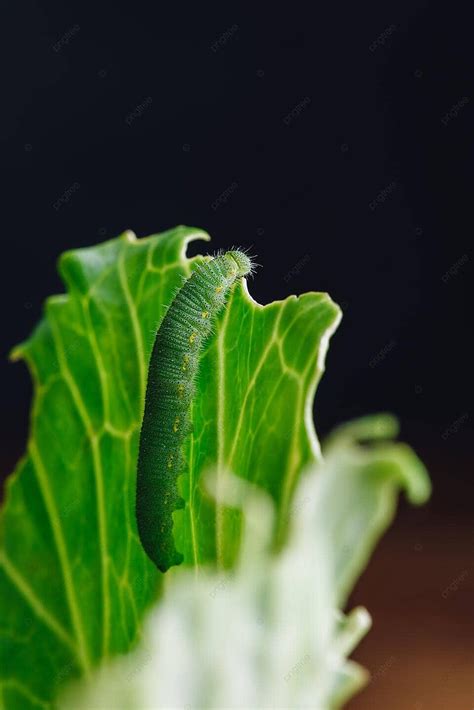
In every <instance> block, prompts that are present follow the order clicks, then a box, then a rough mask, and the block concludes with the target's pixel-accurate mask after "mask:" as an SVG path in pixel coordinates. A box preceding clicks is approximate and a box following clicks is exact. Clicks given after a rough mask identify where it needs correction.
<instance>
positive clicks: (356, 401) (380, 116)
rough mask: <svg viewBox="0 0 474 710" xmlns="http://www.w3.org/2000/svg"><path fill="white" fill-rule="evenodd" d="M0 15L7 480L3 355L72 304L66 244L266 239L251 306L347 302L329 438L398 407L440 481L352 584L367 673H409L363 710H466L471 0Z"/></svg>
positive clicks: (79, 7) (24, 404) (12, 7)
mask: <svg viewBox="0 0 474 710" xmlns="http://www.w3.org/2000/svg"><path fill="white" fill-rule="evenodd" d="M2 14H3V17H2V41H1V43H0V48H1V52H2V55H3V56H2V60H1V67H2V99H3V101H2V105H3V108H2V111H1V112H0V126H1V128H0V136H1V147H2V175H3V178H4V183H5V184H4V187H3V189H2V215H1V217H2V223H1V225H2V257H3V258H2V267H3V268H2V278H1V279H0V283H1V288H2V294H1V302H2V304H3V305H4V306H5V320H4V324H3V328H2V333H3V336H4V345H5V347H4V350H3V353H4V357H3V358H2V367H1V377H2V379H1V392H2V411H3V415H4V422H3V423H2V433H3V435H4V436H5V439H6V444H5V445H4V446H3V449H2V460H1V464H2V472H3V474H7V473H8V472H9V471H10V470H11V469H12V467H13V465H14V463H15V461H16V460H17V458H18V456H19V455H20V454H21V452H22V450H23V448H24V444H25V440H26V432H27V420H28V409H29V402H30V395H31V389H30V383H29V377H28V374H27V372H26V368H25V367H24V366H23V365H21V364H19V365H9V364H8V363H7V362H6V354H7V352H8V350H9V349H10V348H11V347H12V346H13V345H14V344H16V343H17V342H19V341H20V340H22V339H24V338H25V337H27V336H28V334H29V333H30V331H31V329H32V328H33V326H34V324H35V323H36V322H37V321H38V319H39V318H40V315H41V308H42V303H43V301H44V299H45V298H46V297H47V296H48V295H49V294H51V293H54V292H59V291H61V290H62V285H61V283H60V281H59V278H58V276H57V274H56V267H55V262H56V259H57V257H58V255H59V254H60V253H61V252H62V251H63V250H65V249H70V248H75V247H80V246H85V245H91V244H94V243H98V242H100V241H102V240H103V239H106V238H112V237H114V236H116V235H117V234H119V233H120V232H121V231H123V230H125V229H127V228H129V229H132V230H134V231H135V232H136V234H137V235H138V236H139V237H141V236H146V235H148V234H151V233H153V232H159V231H162V230H165V229H167V228H169V227H172V226H174V225H176V224H180V223H184V224H188V225H193V226H198V227H202V228H204V229H206V230H208V231H209V232H210V234H211V235H212V237H213V243H212V248H215V249H217V248H220V247H225V246H230V245H233V244H237V245H242V246H251V247H252V252H253V253H256V254H257V255H258V261H259V263H260V264H262V265H263V268H261V269H259V271H258V274H257V275H256V277H255V279H254V281H253V282H252V283H251V285H250V290H251V293H252V295H253V296H254V297H255V298H257V300H259V301H260V302H262V303H267V302H269V301H271V300H272V299H275V298H284V297H285V296H286V295H288V294H289V293H303V292H304V291H307V290H324V291H328V292H329V293H330V294H331V296H332V297H333V298H334V300H336V301H337V302H338V303H340V304H341V305H342V306H343V309H344V313H345V315H344V319H343V321H342V324H341V325H340V328H339V330H338V332H337V333H336V334H335V336H334V337H333V340H332V343H331V347H330V350H329V353H328V358H327V372H326V374H325V376H324V378H323V380H322V383H321V385H320V389H319V391H318V394H317V398H316V399H317V404H316V424H317V428H318V431H319V432H320V433H323V434H324V433H325V432H327V431H328V430H329V429H330V428H331V427H332V426H334V425H335V424H336V423H338V422H341V421H343V420H346V419H349V418H351V417H354V416H357V415H359V414H363V413H368V412H375V411H379V410H389V411H392V412H395V413H396V414H397V415H398V416H399V417H400V420H401V422H402V435H403V438H404V439H406V440H407V441H409V442H410V443H411V444H412V445H413V446H414V447H415V448H416V450H417V451H418V452H419V453H420V454H421V456H422V458H423V459H424V460H425V461H426V462H427V464H428V467H429V469H430V472H431V474H432V477H433V480H434V484H435V485H434V496H433V499H432V501H431V503H430V504H429V505H428V506H426V507H425V508H424V509H423V510H421V511H409V510H408V509H406V508H404V509H403V511H402V514H401V517H399V519H398V522H397V524H396V525H395V527H394V528H393V530H392V532H391V533H390V534H389V536H388V537H387V540H386V541H384V543H383V544H382V545H381V547H380V549H379V551H377V553H376V556H375V557H374V559H373V561H372V564H371V565H370V567H369V570H368V572H367V573H366V575H365V576H364V578H363V580H362V586H361V587H360V588H359V591H357V590H356V593H355V600H356V601H357V602H358V601H361V602H363V603H367V604H368V606H369V608H371V610H372V611H373V612H374V619H375V625H374V630H373V632H372V633H371V635H369V640H368V641H367V642H366V644H367V645H365V643H364V644H363V645H362V646H361V650H360V653H361V658H362V660H363V661H364V662H365V663H366V665H367V666H369V667H370V668H371V670H372V671H373V672H374V671H377V668H378V667H381V668H385V666H386V662H387V658H389V659H390V658H391V657H392V656H393V655H394V656H395V658H396V659H397V661H396V663H395V664H394V665H393V668H392V667H391V670H390V672H387V673H386V676H384V678H383V679H382V678H381V676H380V674H379V675H378V679H377V673H376V676H375V677H376V679H377V681H376V684H375V685H374V686H373V689H372V691H371V692H372V695H370V694H367V695H362V696H361V699H360V704H359V705H357V707H361V708H365V707H387V708H389V707H390V708H392V707H393V708H400V707H413V708H415V707H416V708H421V707H423V708H424V707H430V708H435V707H436V708H437V707H442V708H446V707H450V708H453V709H454V708H456V710H457V708H458V707H459V708H461V707H463V708H464V707H466V702H467V700H466V697H467V695H462V693H467V692H468V690H469V689H468V683H469V681H468V679H469V677H471V678H472V673H471V675H470V676H469V673H468V671H467V667H466V665H465V664H466V658H467V657H468V656H469V654H468V655H467V656H466V653H465V652H464V651H465V649H464V648H461V642H460V638H461V637H462V638H463V639H464V641H463V642H462V643H464V644H466V645H467V644H469V643H471V650H472V635H471V636H469V634H470V633H471V632H469V631H468V624H467V619H468V618H472V589H471V591H469V585H465V587H464V588H463V590H461V591H460V592H459V594H458V595H457V596H453V597H452V598H450V600H449V602H445V601H444V599H443V598H442V597H441V595H440V590H442V589H444V588H445V587H446V586H447V585H448V584H449V583H450V582H451V581H452V580H453V579H456V578H457V577H458V576H459V574H460V571H462V570H464V569H470V570H471V571H470V575H471V576H470V577H469V579H470V580H471V581H472V578H473V576H474V574H472V571H473V570H472V549H473V544H472V541H473V535H472V532H473V531H472V515H471V516H470V517H469V514H468V512H469V510H472V501H473V498H474V496H473V490H472V461H473V456H472V446H471V441H472V409H471V404H472V367H473V362H474V358H473V354H474V352H473V351H474V348H473V338H472V304H473V299H472V289H471V288H470V286H471V283H472V262H473V253H472V240H473V234H474V210H473V197H474V191H473V178H474V130H473V125H474V120H473V119H474V43H473V41H472V22H471V16H470V8H469V4H468V3H460V2H450V3H440V4H436V3H433V2H420V1H419V0H413V1H408V0H403V1H398V2H393V1H391V2H382V3H380V2H374V3H362V4H361V3H351V2H348V1H346V2H344V3H331V4H330V3H324V4H316V3H314V4H312V7H311V11H310V9H307V10H306V12H302V11H301V10H300V9H298V7H297V6H296V5H295V4H294V3H291V4H285V6H284V7H283V8H282V9H281V10H278V8H277V7H275V5H274V4H272V5H271V6H269V7H263V6H262V7H260V6H258V7H257V8H256V7H252V8H247V9H244V8H243V7H237V8H229V7H227V6H226V9H225V11H224V12H223V11H222V9H221V8H220V7H218V8H217V9H216V8H213V7H211V6H203V5H202V4H201V3H199V4H192V5H191V4H189V5H184V4H173V6H172V7H170V6H169V4H168V3H167V4H164V3H143V2H142V3H137V2H134V3H120V2H114V3H107V2H101V3H100V4H99V3H94V4H91V6H90V8H88V7H87V5H84V3H71V2H68V3H63V2H59V1H55V2H45V1H43V2H39V1H37V2H34V1H33V0H25V1H24V2H21V3H20V2H16V0H15V1H13V0H10V2H8V3H6V5H4V11H3V13H2ZM143 104H146V106H145V108H144V110H143V113H142V114H141V115H140V116H139V117H136V118H135V119H134V120H130V118H129V117H130V114H131V113H132V112H133V111H134V110H136V108H137V107H138V106H140V105H143ZM298 107H300V108H301V111H299V109H298ZM291 112H293V113H291ZM449 112H451V114H449ZM296 114H297V115H296ZM76 183H77V184H78V185H79V187H77V189H76V190H75V191H74V193H73V194H72V195H71V199H70V200H69V201H68V202H67V203H66V204H62V205H61V206H60V208H59V209H55V203H57V200H58V199H59V198H60V197H61V196H62V195H63V194H64V193H65V192H66V191H67V190H68V189H69V188H70V187H71V186H72V185H75V184H76ZM233 184H236V187H235V189H233V191H232V194H231V195H230V197H229V199H228V201H227V202H226V203H225V204H220V205H219V206H218V208H217V209H215V208H214V207H215V201H216V200H217V199H218V198H219V196H220V195H221V194H222V193H224V192H225V191H226V190H228V188H229V187H230V186H231V185H233ZM384 195H385V199H384V197H383V196H384ZM213 204H214V207H213ZM202 248H204V249H206V248H207V247H206V245H204V244H203V245H202ZM197 249H198V247H197V246H196V245H193V253H195V252H196V251H197ZM298 265H299V266H298ZM450 269H451V273H449V270H450ZM292 270H293V271H295V272H297V273H294V274H293V275H292V276H289V274H291V272H292ZM456 270H457V272H456V273H454V272H455V271H456ZM443 277H444V279H443ZM384 352H385V356H383V357H382V355H380V353H384ZM457 422H458V423H459V422H461V423H460V424H456V423H457ZM456 429H459V431H456ZM397 560H398V562H397ZM397 565H398V566H397ZM469 584H471V583H469ZM364 585H365V586H364ZM471 587H472V584H471ZM473 589H474V588H473ZM462 595H464V596H462ZM443 605H444V606H443ZM407 614H410V616H409V620H407ZM397 634H398V636H397ZM397 639H398V640H397ZM469 639H470V641H469ZM397 644H398V645H397ZM417 644H419V645H417ZM394 649H395V650H394ZM427 649H431V650H432V651H433V655H432V656H431V655H430V651H427ZM438 651H439V653H438ZM436 654H438V655H436ZM443 654H444V655H443ZM471 657H472V652H471ZM423 663H424V665H423ZM463 663H464V665H463ZM384 664H385V665H384ZM420 664H421V665H420ZM420 669H421V670H420ZM446 669H448V670H447V671H446ZM463 669H465V670H463ZM384 673H385V672H384ZM443 673H444V675H443ZM446 673H448V675H449V678H450V679H451V680H450V681H449V682H451V684H452V685H451V686H450V685H449V683H448V681H446V679H444V680H443V681H442V688H443V689H444V690H443V692H444V693H445V696H442V694H440V692H441V691H440V690H439V688H437V686H436V678H435V676H437V675H443V678H444V676H445V675H446ZM463 674H464V675H463ZM403 683H405V686H403ZM390 684H391V685H390ZM402 686H403V687H404V688H405V690H406V693H405V694H403V693H404V692H405V691H404V690H403V687H402ZM439 687H441V686H439ZM399 691H400V694H399ZM456 692H457V693H458V695H457V696H456V697H457V698H458V701H456V700H455V699H454V694H455V693H456ZM368 693H369V691H368ZM377 693H378V694H379V696H378V699H377ZM430 693H431V695H430ZM459 693H461V695H462V697H461V695H459ZM446 694H447V695H446ZM402 696H403V698H404V699H403V700H401V697H402ZM370 697H372V703H375V704H372V705H370V702H369V704H367V701H366V700H365V698H369V699H370ZM437 701H438V702H439V703H440V704H439V705H436V702H437ZM356 702H358V701H356ZM390 702H392V704H390ZM457 703H458V704H457Z"/></svg>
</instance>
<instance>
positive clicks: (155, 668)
mask: <svg viewBox="0 0 474 710" xmlns="http://www.w3.org/2000/svg"><path fill="white" fill-rule="evenodd" d="M395 428H396V422H395V421H394V420H393V419H389V418H387V417H372V418H370V419H367V420H360V421H358V422H354V423H352V424H351V425H350V426H347V427H344V428H343V429H341V430H340V431H339V432H338V433H336V434H335V436H334V437H333V440H332V444H331V446H330V447H329V449H328V453H327V458H326V459H325V463H324V464H322V465H321V466H320V467H318V469H316V470H315V469H313V470H312V471H311V472H310V473H308V474H307V475H305V476H304V477H303V478H302V479H300V482H299V484H298V488H297V493H296V496H295V500H294V503H293V505H292V508H291V512H290V519H291V530H290V535H289V539H288V541H287V544H286V546H285V547H284V548H283V550H281V551H280V552H279V554H274V553H270V552H269V550H268V543H269V540H270V538H271V530H272V523H273V520H272V515H271V512H272V511H271V507H270V506H269V505H268V500H267V499H263V500H262V494H261V493H258V492H256V490H250V491H249V490H247V488H248V485H247V484H239V485H237V486H236V484H237V481H235V480H234V481H230V482H229V483H227V484H226V481H224V482H223V485H221V487H220V490H221V493H222V494H223V500H222V504H223V505H225V504H226V503H231V504H234V505H235V504H237V503H238V502H239V500H240V504H241V506H242V509H243V512H244V519H245V534H244V536H243V540H244V544H243V547H242V550H241V556H240V560H239V564H238V565H237V567H236V569H235V570H233V571H231V572H224V573H220V574H216V573H215V572H208V573H204V572H202V571H201V573H200V574H199V576H197V577H196V576H195V575H193V574H191V573H190V572H188V571H186V570H182V569H177V570H175V571H173V572H172V573H171V575H170V578H171V583H170V584H169V585H167V589H166V593H165V595H164V597H163V598H162V600H161V601H160V603H159V604H158V605H157V607H156V608H155V610H154V612H153V614H152V615H151V616H150V618H149V620H148V622H147V624H146V629H145V634H144V639H143V642H142V643H141V644H140V648H139V649H138V650H137V651H136V652H135V653H133V654H131V655H130V656H129V657H128V658H127V659H126V660H122V661H118V662H115V663H114V664H112V665H111V666H109V667H108V668H105V669H104V670H103V671H102V672H101V673H100V674H98V675H96V676H95V678H94V680H93V682H91V683H89V684H86V683H82V685H79V686H78V685H76V686H73V687H71V688H70V689H69V690H68V691H67V692H66V694H65V695H64V697H63V699H62V702H61V704H60V706H61V708H63V710H70V708H75V709H77V710H91V709H92V708H114V709H115V710H131V709H133V710H145V709H148V708H156V709H158V708H206V709H212V708H214V709H219V710H220V709H221V708H236V709H237V708H241V709H245V710H260V709H263V708H293V709H295V710H296V709H297V708H312V709H313V710H334V709H336V708H339V707H341V706H342V705H343V704H344V703H345V702H346V700H347V699H348V698H349V697H351V696H352V695H353V694H354V693H355V692H356V691H357V690H359V689H360V688H361V687H362V686H363V685H364V683H365V682H366V680H367V678H368V674H367V672H366V671H364V669H362V668H361V667H360V666H359V665H357V664H356V663H354V662H353V661H350V660H347V657H348V655H349V654H350V653H351V652H352V650H353V649H354V647H355V646H356V645H357V643H358V642H359V640H360V638H361V637H362V636H363V635H364V634H365V633H366V631H367V629H368V628H369V626H370V617H369V615H368V613H367V611H366V610H365V609H362V608H357V609H354V610H353V611H351V612H350V613H349V614H348V615H347V616H346V615H344V614H343V613H342V612H341V604H343V603H344V600H345V597H346V596H347V593H348V592H349V591H350V590H351V588H352V586H353V584H354V582H355V581H356V578H357V577H358V576H359V574H360V572H361V571H362V569H363V567H364V566H365V564H366V562H367V560H368V558H369V556H370V554H371V552H372V550H373V548H374V546H375V544H376V543H377V541H378V539H379V538H380V536H381V535H382V534H383V532H384V531H385V529H386V528H387V526H388V525H389V524H390V522H391V519H392V516H393V512H394V510H395V506H396V503H397V499H398V494H399V492H401V491H405V492H406V494H407V496H408V497H409V498H410V499H411V500H412V502H415V503H422V502H424V500H426V498H427V496H428V495H429V492H430V483H429V479H428V476H427V474H426V471H425V469H424V467H423V465H422V464H421V462H420V461H419V459H418V458H417V457H416V456H415V454H414V453H413V452H412V451H411V450H410V449H409V448H408V447H406V446H405V445H403V444H396V443H393V442H391V441H385V442H383V441H382V442H379V443H378V444H374V442H373V440H374V439H377V438H379V439H380V437H381V436H383V437H385V436H390V433H389V432H390V429H391V430H392V431H393V430H394V429H395ZM382 430H383V431H384V434H382V433H381V432H382ZM360 435H362V438H363V439H364V440H365V441H366V442H369V443H370V445H369V446H368V447H367V446H365V447H362V446H361V445H360V444H359V442H358V437H359V436H360ZM232 484H233V485H232ZM242 486H243V488H242ZM214 488H216V485H215V484H214ZM414 491H415V492H416V494H415V495H413V492H414Z"/></svg>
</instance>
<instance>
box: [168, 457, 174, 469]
mask: <svg viewBox="0 0 474 710" xmlns="http://www.w3.org/2000/svg"><path fill="white" fill-rule="evenodd" d="M168 468H173V456H170V457H169V459H168Z"/></svg>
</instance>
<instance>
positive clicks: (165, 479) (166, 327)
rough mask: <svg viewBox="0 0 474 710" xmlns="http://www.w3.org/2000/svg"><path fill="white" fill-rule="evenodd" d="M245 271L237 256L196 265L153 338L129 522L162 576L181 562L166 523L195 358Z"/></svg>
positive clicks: (176, 501)
mask: <svg viewBox="0 0 474 710" xmlns="http://www.w3.org/2000/svg"><path fill="white" fill-rule="evenodd" d="M252 271H253V264H252V261H251V259H250V257H249V256H247V254H245V253H244V252H243V251H241V250H240V249H232V250H230V251H227V252H224V253H221V254H218V255H217V256H215V257H214V258H212V259H210V260H208V261H206V262H204V263H203V264H201V265H200V266H198V267H197V268H196V270H195V271H194V272H193V273H192V275H191V276H190V277H189V278H188V279H186V281H185V282H184V284H183V286H182V287H181V288H180V289H179V291H178V292H177V294H176V296H175V298H174V300H173V302H172V303H171V305H170V306H169V308H168V310H167V312H166V314H165V316H164V318H163V320H162V322H161V325H160V327H159V328H158V331H157V333H156V337H155V342H154V345H153V349H152V353H151V357H150V363H149V367H148V380H147V387H146V396H145V411H144V414H143V421H142V428H141V433H140V446H139V453H138V468H137V495H136V515H137V524H138V532H139V535H140V540H141V542H142V545H143V547H144V549H145V551H146V553H147V554H148V556H149V557H150V558H151V559H152V560H153V562H154V563H155V564H156V566H157V567H158V568H159V569H160V570H161V571H162V572H165V571H166V570H167V569H169V567H171V566H172V565H176V564H180V562H182V561H183V556H182V555H181V553H179V552H178V551H177V550H176V548H175V544H174V538H173V517H172V516H173V512H174V511H175V510H178V509H179V508H182V507H183V506H184V501H183V499H182V498H181V496H180V495H179V492H178V487H177V479H178V477H179V476H180V475H181V474H182V473H183V472H184V467H185V461H184V457H183V455H182V446H183V442H184V440H185V438H186V437H187V436H188V435H189V434H190V432H191V422H190V418H189V410H190V406H191V403H192V401H193V398H194V393H195V386H194V382H195V379H196V375H197V372H198V367H199V357H200V354H201V353H202V351H203V346H204V344H205V342H206V340H207V338H208V337H209V335H210V333H211V329H212V325H213V323H214V322H215V318H216V316H217V314H218V313H219V312H220V311H221V310H222V308H223V307H224V305H225V301H226V297H227V296H228V294H229V292H230V289H231V288H232V286H233V285H234V283H235V282H236V281H237V280H238V279H239V278H241V277H243V276H246V275H248V274H251V273H252Z"/></svg>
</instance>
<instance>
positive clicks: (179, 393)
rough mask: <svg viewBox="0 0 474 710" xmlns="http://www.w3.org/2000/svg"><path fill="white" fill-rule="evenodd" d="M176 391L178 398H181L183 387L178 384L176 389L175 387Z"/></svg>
mask: <svg viewBox="0 0 474 710" xmlns="http://www.w3.org/2000/svg"><path fill="white" fill-rule="evenodd" d="M177 391H178V397H180V398H181V397H182V396H183V394H184V385H182V384H179V385H178V387H177Z"/></svg>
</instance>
